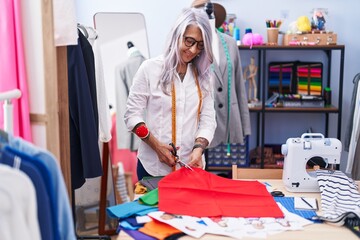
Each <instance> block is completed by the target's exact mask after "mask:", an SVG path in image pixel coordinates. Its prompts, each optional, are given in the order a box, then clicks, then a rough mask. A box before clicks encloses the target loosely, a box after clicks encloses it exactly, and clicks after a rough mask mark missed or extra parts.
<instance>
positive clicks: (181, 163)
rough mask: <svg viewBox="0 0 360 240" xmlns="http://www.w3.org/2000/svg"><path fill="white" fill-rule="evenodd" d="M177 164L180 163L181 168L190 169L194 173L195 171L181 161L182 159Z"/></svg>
mask: <svg viewBox="0 0 360 240" xmlns="http://www.w3.org/2000/svg"><path fill="white" fill-rule="evenodd" d="M177 162H178V163H179V164H180V165H181V166H183V167H186V168H187V169H190V170H191V171H194V169H192V167H190V166H189V164H187V163H185V162H183V161H181V160H180V159H178V160H177Z"/></svg>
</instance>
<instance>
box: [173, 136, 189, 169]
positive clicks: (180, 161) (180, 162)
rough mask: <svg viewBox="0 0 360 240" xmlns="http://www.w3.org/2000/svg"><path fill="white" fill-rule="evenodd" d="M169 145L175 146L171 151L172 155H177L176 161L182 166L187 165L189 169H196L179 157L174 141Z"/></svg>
mask: <svg viewBox="0 0 360 240" xmlns="http://www.w3.org/2000/svg"><path fill="white" fill-rule="evenodd" d="M169 145H170V146H171V147H172V148H173V150H172V151H171V153H172V155H174V156H175V158H176V161H175V162H176V163H178V164H180V166H181V167H186V168H187V169H190V170H191V171H194V169H192V167H190V166H189V164H187V163H185V162H184V161H182V160H180V159H179V156H178V155H177V150H176V147H175V144H174V143H169Z"/></svg>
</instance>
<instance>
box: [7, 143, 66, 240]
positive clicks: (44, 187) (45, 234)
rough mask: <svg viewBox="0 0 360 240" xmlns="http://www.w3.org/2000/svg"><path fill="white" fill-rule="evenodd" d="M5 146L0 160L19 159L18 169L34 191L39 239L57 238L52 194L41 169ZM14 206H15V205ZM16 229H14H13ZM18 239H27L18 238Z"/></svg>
mask: <svg viewBox="0 0 360 240" xmlns="http://www.w3.org/2000/svg"><path fill="white" fill-rule="evenodd" d="M7 148H8V147H7V146H6V147H5V148H4V149H2V154H1V159H0V162H1V163H2V164H6V165H8V166H14V165H16V164H15V163H16V161H17V160H18V159H20V161H21V162H20V167H19V169H20V170H21V171H22V172H24V173H25V174H26V175H27V176H28V177H29V178H30V179H31V181H32V183H33V185H34V187H35V191H36V201H37V207H36V209H37V218H38V221H39V226H40V233H41V239H55V240H56V239H59V235H58V232H57V230H56V226H55V220H56V216H55V214H54V205H52V201H53V199H52V196H51V190H50V188H51V187H50V186H49V185H48V180H49V179H48V178H44V175H43V172H42V170H43V169H39V168H38V166H36V165H34V164H33V163H32V162H31V160H30V159H25V158H23V157H19V156H17V155H15V154H13V153H11V152H9V151H8V150H7ZM15 208H16V207H15ZM15 231H16V230H15ZM20 239H28V238H27V237H26V238H20Z"/></svg>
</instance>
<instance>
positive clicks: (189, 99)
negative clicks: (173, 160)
mask: <svg viewBox="0 0 360 240" xmlns="http://www.w3.org/2000/svg"><path fill="white" fill-rule="evenodd" d="M163 62H164V60H163V57H162V56H159V57H156V58H153V59H149V60H146V61H145V62H144V63H143V64H142V65H141V66H140V68H139V70H138V71H137V73H136V75H135V76H134V79H133V85H132V87H131V90H130V94H129V97H128V101H127V106H126V112H125V116H124V119H125V123H126V126H127V128H128V130H129V131H131V130H132V129H133V128H134V127H135V126H136V124H138V123H139V122H145V123H146V125H147V127H148V128H149V130H150V132H151V134H152V135H154V136H155V137H156V138H157V139H158V140H159V141H161V142H163V143H166V144H167V143H170V142H172V127H171V126H172V96H171V93H170V92H171V89H169V93H170V94H169V95H166V94H165V93H164V92H163V91H162V89H161V85H160V73H161V69H162V66H163ZM199 81H200V80H199ZM200 85H201V82H200ZM208 86H209V87H208V88H210V89H211V90H210V91H209V90H202V97H203V101H202V107H201V113H200V121H199V122H198V105H199V94H198V88H197V85H196V82H195V77H194V75H193V71H192V66H191V64H189V65H188V67H187V72H186V75H185V78H184V80H183V82H181V80H180V78H179V77H176V78H175V92H176V94H175V95H176V146H179V147H180V149H179V151H178V155H179V157H180V159H181V160H183V161H184V162H189V160H190V159H189V157H190V154H191V151H192V147H193V145H194V141H195V139H196V138H197V137H204V138H206V139H207V140H208V141H209V142H211V140H212V139H213V135H214V132H215V128H216V120H215V108H214V99H213V94H212V84H211V83H210V81H209V84H208ZM144 116H145V118H144ZM138 158H139V159H140V161H141V163H142V164H143V166H144V168H145V170H146V171H147V172H148V173H149V174H151V175H153V176H164V175H166V174H168V173H170V172H171V171H172V170H171V168H170V167H169V166H167V165H166V164H164V163H161V162H160V161H159V159H158V156H157V154H156V153H155V151H154V150H153V149H152V148H151V147H150V146H148V145H147V144H146V143H145V142H141V143H140V146H139V149H138ZM177 167H179V166H178V165H177Z"/></svg>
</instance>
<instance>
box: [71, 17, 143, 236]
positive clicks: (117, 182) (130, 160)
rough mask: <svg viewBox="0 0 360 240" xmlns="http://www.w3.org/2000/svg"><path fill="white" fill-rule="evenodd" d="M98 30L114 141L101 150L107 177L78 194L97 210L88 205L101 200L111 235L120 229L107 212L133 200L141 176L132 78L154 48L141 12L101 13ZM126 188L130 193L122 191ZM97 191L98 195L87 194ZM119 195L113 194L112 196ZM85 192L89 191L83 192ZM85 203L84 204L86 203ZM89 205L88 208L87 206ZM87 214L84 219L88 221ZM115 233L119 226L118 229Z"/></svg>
mask: <svg viewBox="0 0 360 240" xmlns="http://www.w3.org/2000/svg"><path fill="white" fill-rule="evenodd" d="M93 21H94V29H95V30H96V44H97V50H98V54H97V56H100V57H101V61H100V62H101V63H102V66H101V68H99V69H102V70H103V77H104V86H105V88H106V95H107V96H106V97H107V100H108V103H109V105H110V106H111V108H112V109H111V112H112V116H111V117H112V123H111V124H112V126H111V128H112V130H111V135H112V139H111V140H110V142H108V143H104V144H103V145H102V146H101V147H102V159H103V174H104V176H102V177H101V183H100V178H97V179H91V181H87V184H86V186H85V188H86V193H84V192H83V191H81V192H79V191H78V193H79V194H78V195H77V199H78V200H77V202H78V204H77V205H84V206H90V207H94V206H97V205H98V203H96V202H95V200H94V202H95V204H92V205H90V204H88V202H89V199H88V198H89V196H99V195H98V194H99V187H100V185H101V187H100V191H101V193H100V195H101V196H100V201H99V202H100V204H99V205H100V207H99V226H98V229H99V234H111V233H112V232H111V229H113V227H114V226H116V224H115V225H114V224H109V216H107V215H106V207H109V206H113V205H117V204H120V203H123V202H126V201H129V200H132V194H133V189H134V184H135V182H136V181H137V176H136V163H137V160H136V152H135V151H134V150H135V149H136V146H135V145H136V144H134V140H133V139H132V136H131V135H132V134H130V133H129V132H128V131H127V130H126V128H125V124H124V121H123V119H122V118H123V115H124V111H125V106H126V100H127V96H128V91H129V88H130V87H131V84H132V76H133V75H134V74H135V72H136V71H137V68H138V67H139V66H140V64H141V62H142V61H144V60H145V59H147V58H149V47H148V39H147V30H146V24H145V18H144V16H143V15H142V14H140V13H121V12H98V13H95V14H94V16H93ZM124 188H126V189H127V191H126V192H127V193H125V194H123V192H124V191H121V189H124ZM89 189H90V191H91V189H94V190H93V191H94V192H93V193H89V192H88V190H89ZM113 190H114V191H113ZM84 191H85V190H84ZM82 200H84V201H82ZM82 202H86V204H82ZM84 206H80V207H79V206H77V209H80V210H79V211H77V215H79V216H78V217H77V219H78V220H79V219H80V220H83V221H78V225H81V226H83V225H84V227H83V228H84V229H88V228H85V223H84V222H85V220H84V219H86V218H85V217H84V216H85V213H86V211H87V210H86V209H87V207H84ZM83 215H84V216H83ZM115 228H116V227H115Z"/></svg>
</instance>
